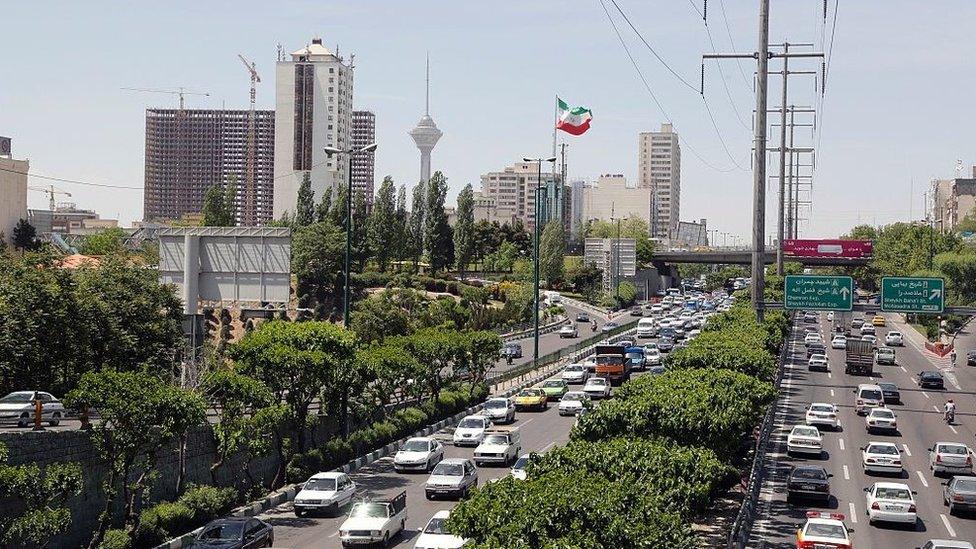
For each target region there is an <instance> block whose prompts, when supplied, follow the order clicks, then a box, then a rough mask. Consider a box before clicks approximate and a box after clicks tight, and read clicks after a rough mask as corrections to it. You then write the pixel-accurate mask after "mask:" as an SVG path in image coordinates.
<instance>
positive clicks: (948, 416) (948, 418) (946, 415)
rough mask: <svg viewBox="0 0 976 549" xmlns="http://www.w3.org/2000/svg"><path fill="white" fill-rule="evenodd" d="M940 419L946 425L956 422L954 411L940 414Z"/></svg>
mask: <svg viewBox="0 0 976 549" xmlns="http://www.w3.org/2000/svg"><path fill="white" fill-rule="evenodd" d="M942 419H944V420H945V422H946V423H948V424H950V425H952V424H953V423H954V422H955V421H956V411H955V410H946V411H945V413H944V414H942Z"/></svg>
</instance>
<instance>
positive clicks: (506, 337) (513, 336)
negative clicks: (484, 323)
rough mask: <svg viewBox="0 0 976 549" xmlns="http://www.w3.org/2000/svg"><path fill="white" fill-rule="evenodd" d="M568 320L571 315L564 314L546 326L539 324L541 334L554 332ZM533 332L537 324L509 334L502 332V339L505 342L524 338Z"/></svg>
mask: <svg viewBox="0 0 976 549" xmlns="http://www.w3.org/2000/svg"><path fill="white" fill-rule="evenodd" d="M568 320H569V317H565V316H563V317H560V318H559V320H556V321H555V322H550V323H549V324H546V325H545V326H539V334H540V335H541V334H548V333H550V332H554V331H556V330H557V329H559V328H560V327H561V326H562V325H563V324H566V321H568ZM533 334H535V326H533V327H531V328H526V329H524V330H519V331H517V332H511V333H508V334H502V335H501V338H502V341H504V342H508V341H517V340H519V339H524V338H527V337H530V336H532V335H533Z"/></svg>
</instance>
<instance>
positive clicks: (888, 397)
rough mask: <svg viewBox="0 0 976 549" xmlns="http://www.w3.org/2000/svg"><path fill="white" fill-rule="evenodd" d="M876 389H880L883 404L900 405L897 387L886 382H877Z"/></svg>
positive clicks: (899, 394) (899, 392) (899, 393)
mask: <svg viewBox="0 0 976 549" xmlns="http://www.w3.org/2000/svg"><path fill="white" fill-rule="evenodd" d="M878 387H881V394H883V395H884V401H885V404H901V391H899V390H898V386H897V385H895V384H894V383H890V382H887V381H879V382H878Z"/></svg>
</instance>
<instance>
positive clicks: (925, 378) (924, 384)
mask: <svg viewBox="0 0 976 549" xmlns="http://www.w3.org/2000/svg"><path fill="white" fill-rule="evenodd" d="M918 386H919V387H920V388H922V389H945V380H943V379H942V374H940V373H939V372H936V371H934V370H929V371H926V372H919V373H918Z"/></svg>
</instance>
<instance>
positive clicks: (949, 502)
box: [942, 476, 976, 515]
mask: <svg viewBox="0 0 976 549" xmlns="http://www.w3.org/2000/svg"><path fill="white" fill-rule="evenodd" d="M942 502H943V503H944V504H945V505H946V506H948V507H949V515H954V514H955V513H956V511H957V510H958V511H976V477H973V476H965V477H964V476H955V477H952V479H951V480H949V481H948V482H946V483H945V487H944V488H943V489H942Z"/></svg>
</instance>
